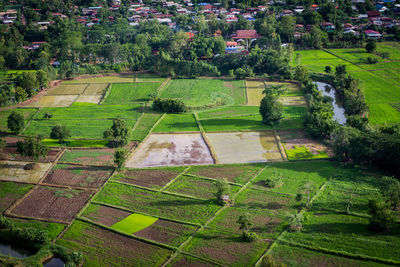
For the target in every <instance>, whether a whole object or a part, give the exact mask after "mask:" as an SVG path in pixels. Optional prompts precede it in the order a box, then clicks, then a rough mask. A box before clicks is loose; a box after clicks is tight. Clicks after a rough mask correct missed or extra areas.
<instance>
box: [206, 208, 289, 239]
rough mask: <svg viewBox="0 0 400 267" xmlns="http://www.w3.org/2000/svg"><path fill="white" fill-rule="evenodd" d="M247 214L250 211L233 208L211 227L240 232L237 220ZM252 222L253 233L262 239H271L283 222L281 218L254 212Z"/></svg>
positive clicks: (221, 215)
mask: <svg viewBox="0 0 400 267" xmlns="http://www.w3.org/2000/svg"><path fill="white" fill-rule="evenodd" d="M247 212H248V211H247V210H245V209H237V208H235V207H231V208H229V209H228V210H226V211H224V212H222V213H221V214H219V215H218V216H217V218H216V219H215V220H214V222H212V223H211V225H212V226H214V225H215V226H217V227H218V228H222V229H226V230H230V231H232V232H237V231H240V229H239V225H238V223H237V218H239V216H240V215H243V214H245V213H247ZM251 221H252V223H253V226H252V228H251V231H252V232H255V233H257V235H258V236H260V237H271V234H273V233H275V232H276V231H277V230H278V228H279V227H280V226H281V225H282V220H281V219H280V218H278V217H277V216H273V215H270V214H268V213H254V212H253V214H252V216H251Z"/></svg>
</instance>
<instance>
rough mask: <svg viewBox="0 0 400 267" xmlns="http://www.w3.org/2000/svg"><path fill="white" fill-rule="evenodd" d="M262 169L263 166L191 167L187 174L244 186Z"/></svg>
mask: <svg viewBox="0 0 400 267" xmlns="http://www.w3.org/2000/svg"><path fill="white" fill-rule="evenodd" d="M262 167H263V165H261V164H246V165H245V164H235V165H213V166H192V167H190V169H189V171H188V172H187V173H188V174H192V175H196V176H203V177H209V178H214V179H226V180H228V181H229V182H231V183H237V184H245V183H247V182H248V181H249V180H250V179H251V178H253V177H254V176H255V175H256V174H257V173H258V172H259V171H260V170H261V168H262Z"/></svg>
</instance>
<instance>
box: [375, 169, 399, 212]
mask: <svg viewBox="0 0 400 267" xmlns="http://www.w3.org/2000/svg"><path fill="white" fill-rule="evenodd" d="M379 187H380V191H381V194H382V196H383V197H384V198H385V199H386V201H387V202H388V203H389V204H390V206H391V207H392V209H394V210H395V209H396V208H397V207H398V206H399V205H400V182H399V180H397V179H396V178H394V177H389V176H383V177H382V179H381V183H380V186H379Z"/></svg>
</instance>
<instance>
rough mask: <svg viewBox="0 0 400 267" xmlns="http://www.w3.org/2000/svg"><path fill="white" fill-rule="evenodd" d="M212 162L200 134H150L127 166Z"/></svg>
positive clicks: (141, 166)
mask: <svg viewBox="0 0 400 267" xmlns="http://www.w3.org/2000/svg"><path fill="white" fill-rule="evenodd" d="M212 163H214V161H213V158H212V156H211V153H210V151H209V149H208V147H207V145H206V144H205V142H204V140H203V138H202V137H201V134H151V135H150V137H149V138H148V139H146V141H145V142H144V143H142V145H141V146H139V147H138V148H137V150H136V151H135V152H134V154H133V155H132V156H131V158H130V159H129V160H128V161H127V163H126V167H128V168H144V167H155V166H177V165H193V164H212Z"/></svg>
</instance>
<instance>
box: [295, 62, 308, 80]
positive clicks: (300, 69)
mask: <svg viewBox="0 0 400 267" xmlns="http://www.w3.org/2000/svg"><path fill="white" fill-rule="evenodd" d="M294 78H295V79H296V80H298V81H300V82H301V83H302V84H306V83H307V82H308V81H309V80H310V75H309V74H308V70H307V68H306V67H304V66H303V65H297V66H296V68H295V70H294Z"/></svg>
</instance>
